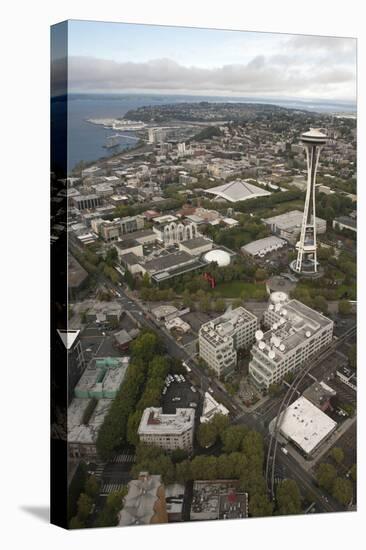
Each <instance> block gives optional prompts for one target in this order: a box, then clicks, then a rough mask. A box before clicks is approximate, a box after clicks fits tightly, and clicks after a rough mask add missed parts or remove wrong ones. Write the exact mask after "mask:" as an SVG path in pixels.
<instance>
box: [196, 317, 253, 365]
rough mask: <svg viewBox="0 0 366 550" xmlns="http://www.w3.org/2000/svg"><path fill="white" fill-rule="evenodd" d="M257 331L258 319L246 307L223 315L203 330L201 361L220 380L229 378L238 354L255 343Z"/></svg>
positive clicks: (200, 345)
mask: <svg viewBox="0 0 366 550" xmlns="http://www.w3.org/2000/svg"><path fill="white" fill-rule="evenodd" d="M256 330H257V318H256V316H255V315H253V313H251V312H249V311H247V310H246V309H244V308H243V307H237V308H236V309H234V310H232V311H229V312H227V313H224V314H223V315H221V316H220V317H217V318H216V319H214V320H212V321H209V322H208V323H205V324H204V325H202V326H201V328H200V331H199V349H200V351H199V354H200V357H201V358H202V359H203V360H204V361H206V363H207V364H208V366H209V367H210V368H211V369H213V370H214V371H215V372H216V374H217V375H218V376H227V375H228V374H230V373H231V372H232V371H233V370H234V369H235V367H236V364H237V350H238V349H239V348H248V347H249V346H250V345H251V344H252V343H253V342H254V339H255V332H256Z"/></svg>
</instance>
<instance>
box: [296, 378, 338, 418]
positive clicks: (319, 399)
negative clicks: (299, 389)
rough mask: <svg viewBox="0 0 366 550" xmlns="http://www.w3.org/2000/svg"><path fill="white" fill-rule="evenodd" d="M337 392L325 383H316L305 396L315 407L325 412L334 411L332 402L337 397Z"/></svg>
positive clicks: (308, 389)
mask: <svg viewBox="0 0 366 550" xmlns="http://www.w3.org/2000/svg"><path fill="white" fill-rule="evenodd" d="M336 395H337V392H336V391H335V390H333V388H331V387H330V386H328V384H326V383H325V382H314V384H311V386H309V387H308V388H306V390H305V391H304V393H303V396H304V397H305V398H306V399H307V400H308V401H310V403H312V404H313V405H315V406H316V407H318V409H320V410H321V411H323V412H325V411H327V410H328V409H330V410H331V409H332V408H333V407H332V404H331V400H332V399H333V398H334V397H336Z"/></svg>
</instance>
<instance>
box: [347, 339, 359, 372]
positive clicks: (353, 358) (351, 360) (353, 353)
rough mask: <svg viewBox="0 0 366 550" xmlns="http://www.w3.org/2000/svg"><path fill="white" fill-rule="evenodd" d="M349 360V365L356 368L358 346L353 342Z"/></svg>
mask: <svg viewBox="0 0 366 550" xmlns="http://www.w3.org/2000/svg"><path fill="white" fill-rule="evenodd" d="M348 361H349V366H350V367H351V368H352V369H356V367H357V346H356V344H353V345H352V346H351V347H350V349H349V351H348Z"/></svg>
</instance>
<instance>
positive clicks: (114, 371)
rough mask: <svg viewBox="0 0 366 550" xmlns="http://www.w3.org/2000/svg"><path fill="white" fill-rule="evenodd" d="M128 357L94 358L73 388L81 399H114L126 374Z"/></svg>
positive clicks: (76, 395)
mask: <svg viewBox="0 0 366 550" xmlns="http://www.w3.org/2000/svg"><path fill="white" fill-rule="evenodd" d="M128 364H129V358H128V357H103V358H99V359H94V360H93V361H91V362H90V364H89V365H88V367H87V368H86V369H85V371H84V372H83V374H82V376H81V378H80V380H79V382H78V383H77V384H76V386H75V389H74V394H75V397H77V398H81V399H89V398H92V397H94V398H95V399H114V398H115V397H116V395H117V392H118V390H119V389H120V387H121V384H122V382H123V380H124V378H125V376H126V372H127V368H128Z"/></svg>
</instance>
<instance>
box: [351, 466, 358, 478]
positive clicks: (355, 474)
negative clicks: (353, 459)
mask: <svg viewBox="0 0 366 550" xmlns="http://www.w3.org/2000/svg"><path fill="white" fill-rule="evenodd" d="M350 475H351V479H352V481H356V480H357V465H356V464H353V465H352V467H351V470H350Z"/></svg>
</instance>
